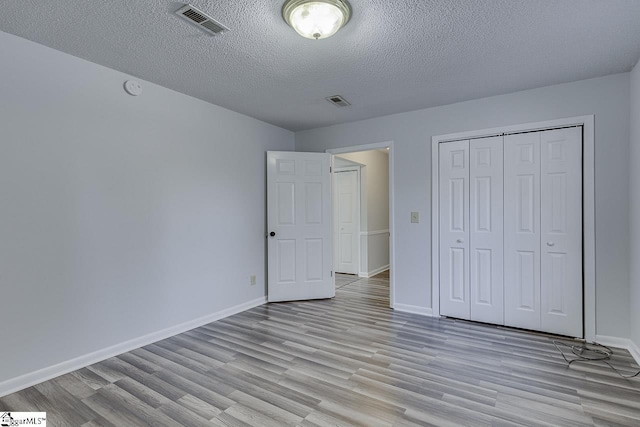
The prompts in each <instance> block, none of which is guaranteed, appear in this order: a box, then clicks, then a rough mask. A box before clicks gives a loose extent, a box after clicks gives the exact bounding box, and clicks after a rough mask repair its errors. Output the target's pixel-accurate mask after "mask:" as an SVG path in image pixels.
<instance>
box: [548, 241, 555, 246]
mask: <svg viewBox="0 0 640 427" xmlns="http://www.w3.org/2000/svg"><path fill="white" fill-rule="evenodd" d="M555 245H556V244H555V243H553V242H547V246H555Z"/></svg>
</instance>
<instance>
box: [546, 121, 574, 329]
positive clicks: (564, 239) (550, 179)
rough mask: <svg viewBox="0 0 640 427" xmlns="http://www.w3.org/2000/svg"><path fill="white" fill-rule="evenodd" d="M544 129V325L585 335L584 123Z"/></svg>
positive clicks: (548, 327) (547, 327)
mask: <svg viewBox="0 0 640 427" xmlns="http://www.w3.org/2000/svg"><path fill="white" fill-rule="evenodd" d="M540 134H541V165H542V166H541V167H542V170H541V172H542V173H541V188H542V200H541V207H542V211H541V231H542V245H541V246H542V259H541V274H542V276H541V277H542V281H541V322H542V330H544V331H548V332H554V333H557V334H562V335H570V336H574V337H582V336H583V332H582V128H568V129H557V130H550V131H544V132H541V133H540Z"/></svg>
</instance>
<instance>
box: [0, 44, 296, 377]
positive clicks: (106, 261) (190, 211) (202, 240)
mask: <svg viewBox="0 0 640 427" xmlns="http://www.w3.org/2000/svg"><path fill="white" fill-rule="evenodd" d="M0 58H2V72H1V76H2V78H1V79H0V147H1V151H0V153H1V154H0V200H1V201H2V202H1V203H0V290H1V291H0V305H1V306H2V308H1V309H0V343H2V355H1V356H0V384H1V383H2V382H3V381H5V380H8V379H10V378H15V377H18V376H20V375H22V374H25V373H30V372H33V371H35V370H37V369H40V368H44V367H48V366H51V365H54V364H56V363H58V362H62V361H66V360H69V359H71V358H74V357H77V356H81V355H85V354H87V353H90V352H93V351H97V350H100V349H103V348H105V347H108V346H112V345H114V344H118V343H122V342H123V341H126V340H129V339H134V338H137V337H140V336H143V335H145V334H149V333H152V332H156V331H159V330H161V329H164V328H168V327H171V326H174V325H177V324H180V323H182V322H186V321H189V320H193V319H196V318H199V317H201V316H205V315H207V314H210V313H214V312H217V311H219V310H222V309H226V308H229V307H232V306H235V305H237V304H241V303H246V302H249V301H254V300H256V299H259V298H262V297H264V295H265V239H264V235H265V234H264V233H265V159H266V155H265V150H292V149H293V148H294V138H293V133H291V132H289V131H286V130H283V129H280V128H277V127H274V126H271V125H268V124H265V123H263V122H260V121H257V120H254V119H251V118H249V117H246V116H243V115H240V114H237V113H234V112H231V111H228V110H225V109H223V108H219V107H216V106H213V105H211V104H208V103H205V102H203V101H200V100H197V99H194V98H191V97H188V96H185V95H182V94H179V93H177V92H173V91H171V90H168V89H165V88H162V87H160V86H157V85H154V84H151V83H146V82H142V84H143V88H144V93H143V94H142V95H141V96H139V97H131V96H129V95H126V94H125V92H124V91H123V89H122V85H123V82H124V81H125V80H126V79H127V78H129V76H126V75H125V74H122V73H119V72H116V71H113V70H110V69H107V68H104V67H101V66H98V65H95V64H93V63H90V62H87V61H84V60H81V59H78V58H75V57H72V56H69V55H66V54H63V53H61V52H58V51H55V50H52V49H49V48H46V47H43V46H41V45H37V44H35V43H32V42H29V41H26V40H24V39H20V38H17V37H15V36H12V35H8V34H5V33H0ZM251 274H255V275H257V279H258V285H257V286H250V285H249V276H250V275H251Z"/></svg>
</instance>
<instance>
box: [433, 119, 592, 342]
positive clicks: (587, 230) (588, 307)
mask: <svg viewBox="0 0 640 427" xmlns="http://www.w3.org/2000/svg"><path fill="white" fill-rule="evenodd" d="M594 121H595V120H594V116H593V115H587V116H579V117H570V118H565V119H558V120H547V121H542V122H533V123H524V124H517V125H512V126H503V127H497V128H490V129H482V130H477V131H469V132H460V133H452V134H446V135H437V136H433V137H432V138H431V305H432V313H431V315H432V316H440V286H439V283H440V268H439V264H440V262H439V259H440V258H439V253H440V250H439V248H440V242H439V237H438V236H439V224H440V221H439V211H440V207H439V185H440V184H439V154H438V153H439V149H438V147H439V144H440V143H444V142H449V141H456V140H462V139H473V138H482V137H488V136H501V135H504V134H510V133H517V132H531V131H543V130H550V129H557V128H562V127H570V126H582V129H583V131H582V132H583V133H582V147H583V169H582V174H583V175H582V183H583V185H582V200H583V210H582V223H583V233H584V239H583V261H582V263H583V269H584V278H583V280H584V292H583V298H584V299H583V316H584V338H585V339H586V340H587V341H595V340H596V303H595V296H596V286H595V283H596V274H595V273H596V272H595V133H594Z"/></svg>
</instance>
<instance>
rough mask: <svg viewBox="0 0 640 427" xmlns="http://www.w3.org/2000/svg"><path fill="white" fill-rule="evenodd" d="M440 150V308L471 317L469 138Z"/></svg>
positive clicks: (455, 315)
mask: <svg viewBox="0 0 640 427" xmlns="http://www.w3.org/2000/svg"><path fill="white" fill-rule="evenodd" d="M439 150H440V153H439V154H440V155H439V168H440V183H439V184H440V191H439V197H440V201H439V202H440V312H441V314H442V315H444V316H451V317H457V318H460V319H469V317H470V304H469V301H470V299H469V293H470V292H469V205H468V204H469V141H468V140H467V141H456V142H447V143H444V144H440V148H439Z"/></svg>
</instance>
